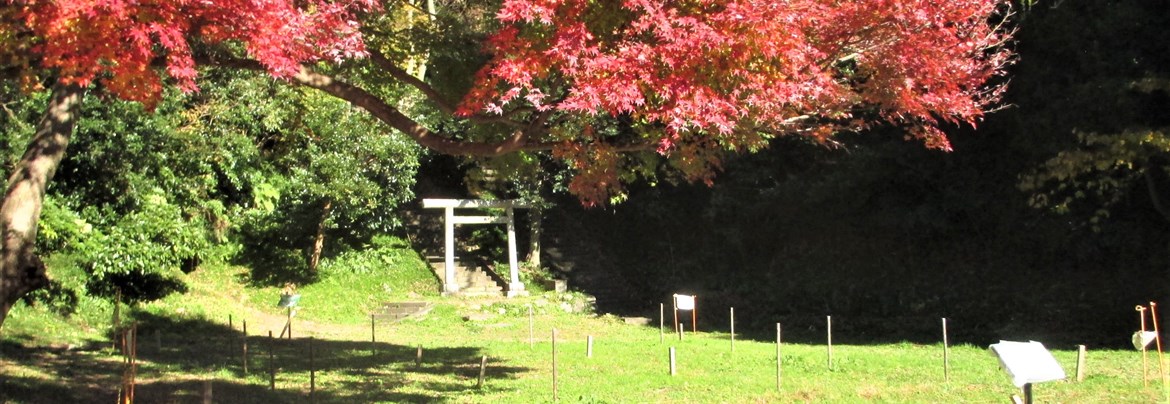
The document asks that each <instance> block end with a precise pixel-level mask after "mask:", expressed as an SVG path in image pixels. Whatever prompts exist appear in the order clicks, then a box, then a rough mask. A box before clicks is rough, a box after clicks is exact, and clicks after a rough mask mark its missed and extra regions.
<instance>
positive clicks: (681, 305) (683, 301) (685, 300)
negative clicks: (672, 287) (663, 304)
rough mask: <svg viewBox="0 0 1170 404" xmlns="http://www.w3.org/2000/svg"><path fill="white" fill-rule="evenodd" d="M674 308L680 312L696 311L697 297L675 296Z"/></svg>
mask: <svg viewBox="0 0 1170 404" xmlns="http://www.w3.org/2000/svg"><path fill="white" fill-rule="evenodd" d="M674 307H675V308H676V309H679V310H694V309H695V297H694V296H690V295H674Z"/></svg>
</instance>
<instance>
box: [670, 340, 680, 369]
mask: <svg viewBox="0 0 1170 404" xmlns="http://www.w3.org/2000/svg"><path fill="white" fill-rule="evenodd" d="M674 354H675V352H674V347H670V375H671V376H674V375H676V374H678V367H677V365H676V362H675V356H674Z"/></svg>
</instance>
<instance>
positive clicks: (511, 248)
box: [423, 198, 531, 297]
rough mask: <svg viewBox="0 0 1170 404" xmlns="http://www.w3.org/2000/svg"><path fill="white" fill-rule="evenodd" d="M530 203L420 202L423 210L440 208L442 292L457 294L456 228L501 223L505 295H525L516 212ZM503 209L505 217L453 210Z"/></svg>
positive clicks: (529, 205) (436, 200) (476, 201)
mask: <svg viewBox="0 0 1170 404" xmlns="http://www.w3.org/2000/svg"><path fill="white" fill-rule="evenodd" d="M530 207H531V204H529V203H527V202H524V201H520V200H517V199H506V200H496V201H485V200H479V199H430V198H427V199H423V208H428V209H430V208H443V293H444V294H455V293H459V283H458V282H456V281H455V225H456V224H489V223H500V224H504V225H506V226H507V228H508V292H507V296H508V297H512V296H522V295H527V294H528V291H526V290H524V283H522V282H520V270H519V264H518V262H517V259H516V221H515V218H516V214H515V210H516V209H518V208H519V209H525V208H530ZM475 208H495V209H504V212H505V214H504V216H503V217H499V216H456V215H455V209H475Z"/></svg>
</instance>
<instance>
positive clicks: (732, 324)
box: [731, 307, 735, 353]
mask: <svg viewBox="0 0 1170 404" xmlns="http://www.w3.org/2000/svg"><path fill="white" fill-rule="evenodd" d="M731 353H735V308H734V307H732V308H731Z"/></svg>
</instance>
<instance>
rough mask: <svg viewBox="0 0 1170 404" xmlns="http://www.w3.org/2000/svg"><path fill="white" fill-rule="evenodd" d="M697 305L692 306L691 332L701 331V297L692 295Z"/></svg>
mask: <svg viewBox="0 0 1170 404" xmlns="http://www.w3.org/2000/svg"><path fill="white" fill-rule="evenodd" d="M691 299H693V300H694V303H695V305H694V306H693V307H691V332H699V321H698V320H699V314H698V313H699V297H698V296H691Z"/></svg>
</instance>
